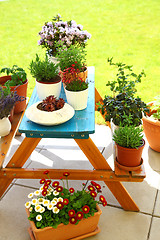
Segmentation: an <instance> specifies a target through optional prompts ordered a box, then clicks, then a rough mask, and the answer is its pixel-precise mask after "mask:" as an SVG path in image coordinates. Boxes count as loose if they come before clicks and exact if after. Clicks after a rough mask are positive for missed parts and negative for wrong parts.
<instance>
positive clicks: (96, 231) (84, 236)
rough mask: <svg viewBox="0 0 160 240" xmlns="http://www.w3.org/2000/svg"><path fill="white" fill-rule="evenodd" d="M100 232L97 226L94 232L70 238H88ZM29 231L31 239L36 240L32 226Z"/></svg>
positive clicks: (73, 239) (77, 239)
mask: <svg viewBox="0 0 160 240" xmlns="http://www.w3.org/2000/svg"><path fill="white" fill-rule="evenodd" d="M99 232H100V228H99V227H98V226H97V227H96V229H95V230H94V231H93V232H90V233H86V234H84V235H81V236H78V237H75V238H72V239H70V240H80V239H84V238H87V237H91V236H94V235H96V234H97V233H99ZM28 233H29V235H30V238H31V240H36V238H35V237H34V235H33V232H32V228H31V227H29V228H28Z"/></svg>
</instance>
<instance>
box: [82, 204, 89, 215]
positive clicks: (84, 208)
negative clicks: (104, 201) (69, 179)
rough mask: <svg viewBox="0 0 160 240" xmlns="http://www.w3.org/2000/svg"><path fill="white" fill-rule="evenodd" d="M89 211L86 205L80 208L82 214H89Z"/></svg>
mask: <svg viewBox="0 0 160 240" xmlns="http://www.w3.org/2000/svg"><path fill="white" fill-rule="evenodd" d="M89 210H90V208H89V206H87V205H85V206H84V207H83V208H82V211H83V213H89Z"/></svg>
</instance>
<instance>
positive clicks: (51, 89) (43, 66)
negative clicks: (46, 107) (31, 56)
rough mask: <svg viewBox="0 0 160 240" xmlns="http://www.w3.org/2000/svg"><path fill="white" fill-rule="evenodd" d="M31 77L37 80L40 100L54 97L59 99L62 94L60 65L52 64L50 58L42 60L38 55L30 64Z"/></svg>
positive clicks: (46, 57)
mask: <svg viewBox="0 0 160 240" xmlns="http://www.w3.org/2000/svg"><path fill="white" fill-rule="evenodd" d="M29 69H30V72H31V75H32V76H33V77H34V78H36V90H37V94H38V97H39V99H40V100H43V99H44V98H46V97H48V96H50V95H54V96H55V97H57V98H59V95H60V92H61V77H60V76H59V71H58V65H56V64H54V63H53V62H51V61H50V60H49V58H48V56H47V55H46V56H45V59H44V60H41V59H40V58H39V56H38V55H37V54H36V59H35V61H33V60H32V62H31V63H30V67H29Z"/></svg>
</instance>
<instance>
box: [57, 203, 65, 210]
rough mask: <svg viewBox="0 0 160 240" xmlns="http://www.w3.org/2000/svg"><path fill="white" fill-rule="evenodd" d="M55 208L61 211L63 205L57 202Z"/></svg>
mask: <svg viewBox="0 0 160 240" xmlns="http://www.w3.org/2000/svg"><path fill="white" fill-rule="evenodd" d="M56 206H57V208H58V209H60V210H61V209H62V208H63V207H64V203H63V202H61V201H59V202H58V203H57V205H56Z"/></svg>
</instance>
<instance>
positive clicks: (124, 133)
mask: <svg viewBox="0 0 160 240" xmlns="http://www.w3.org/2000/svg"><path fill="white" fill-rule="evenodd" d="M142 131H143V129H142V128H140V127H135V126H133V125H131V126H124V127H121V126H120V127H119V128H118V129H116V130H115V131H114V134H113V140H114V141H115V142H116V143H117V144H118V145H119V146H121V147H125V148H138V147H140V146H141V145H142V143H143V141H142V138H143V134H142Z"/></svg>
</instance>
